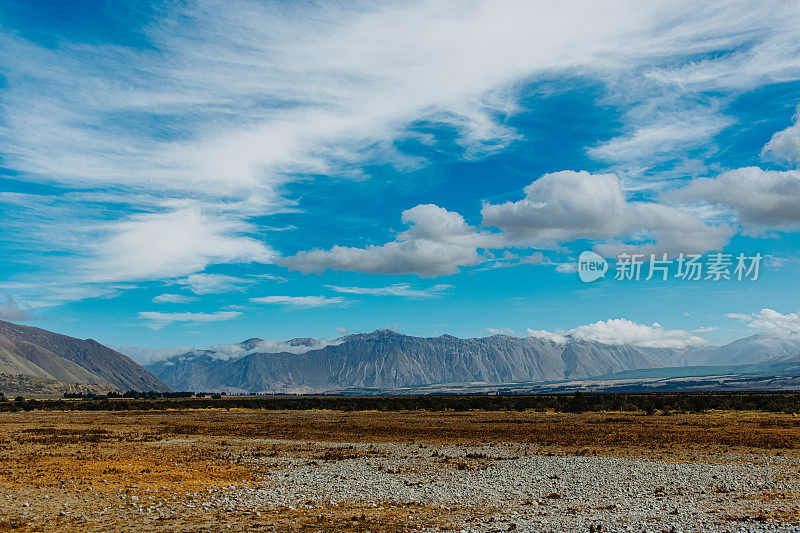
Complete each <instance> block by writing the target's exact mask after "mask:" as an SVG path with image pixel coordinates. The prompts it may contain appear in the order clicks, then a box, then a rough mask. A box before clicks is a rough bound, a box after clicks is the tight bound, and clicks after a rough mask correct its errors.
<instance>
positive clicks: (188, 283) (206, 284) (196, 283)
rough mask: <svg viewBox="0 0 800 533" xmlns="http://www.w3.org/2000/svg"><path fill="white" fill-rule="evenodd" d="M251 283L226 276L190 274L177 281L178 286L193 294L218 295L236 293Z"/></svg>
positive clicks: (247, 280)
mask: <svg viewBox="0 0 800 533" xmlns="http://www.w3.org/2000/svg"><path fill="white" fill-rule="evenodd" d="M251 282H252V281H251V280H249V279H244V278H237V277H234V276H227V275H225V274H206V273H199V274H191V275H190V276H187V277H185V278H183V279H179V280H177V283H178V284H179V285H183V286H185V287H189V289H190V290H191V291H192V292H193V293H195V294H218V293H222V292H230V291H237V290H241V288H242V285H246V284H248V283H251Z"/></svg>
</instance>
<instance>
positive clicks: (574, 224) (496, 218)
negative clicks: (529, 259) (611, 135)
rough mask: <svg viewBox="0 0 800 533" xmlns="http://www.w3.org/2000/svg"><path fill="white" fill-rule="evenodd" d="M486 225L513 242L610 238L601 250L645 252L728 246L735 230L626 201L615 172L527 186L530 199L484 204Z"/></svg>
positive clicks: (557, 177)
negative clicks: (501, 231)
mask: <svg viewBox="0 0 800 533" xmlns="http://www.w3.org/2000/svg"><path fill="white" fill-rule="evenodd" d="M481 213H482V215H483V224H484V225H486V226H497V227H499V228H501V229H502V230H504V231H505V232H506V233H507V235H508V241H509V242H510V243H521V244H530V245H535V246H540V247H553V248H557V247H558V243H561V242H569V241H574V240H578V239H592V240H598V241H607V242H606V243H604V244H603V243H601V244H600V245H598V246H597V247H596V249H597V250H598V252H600V253H603V254H606V255H613V254H615V253H618V252H619V251H621V250H623V249H626V248H628V247H633V248H636V249H637V250H639V251H644V252H655V251H661V252H681V251H683V252H705V251H708V250H717V249H720V248H722V246H724V245H725V244H726V243H727V241H728V239H729V238H730V236H731V234H732V230H731V229H730V228H729V227H727V226H724V225H721V226H713V225H709V224H706V223H705V222H704V221H703V220H702V219H700V218H699V217H697V216H695V215H692V214H690V213H688V212H686V211H683V210H681V209H678V208H676V207H672V206H668V205H663V204H657V203H653V202H631V201H627V200H626V197H625V193H624V191H623V189H622V183H621V181H620V179H619V177H617V176H616V175H615V174H591V173H589V172H586V171H580V172H574V171H569V170H565V171H561V172H555V173H550V174H545V175H543V176H542V177H541V178H539V179H538V180H536V181H534V182H533V183H531V184H530V185H528V186H527V187H525V198H523V199H522V200H519V201H517V202H506V203H504V204H489V203H485V204H484V206H483V209H482V210H481Z"/></svg>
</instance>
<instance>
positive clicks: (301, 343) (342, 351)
mask: <svg viewBox="0 0 800 533" xmlns="http://www.w3.org/2000/svg"><path fill="white" fill-rule="evenodd" d="M139 353H141V352H139ZM693 376H694V377H701V378H703V379H705V380H706V382H708V383H706V384H702V386H704V387H705V386H713V385H714V383H721V382H722V381H719V380H718V379H717V377H719V376H759V379H761V378H765V377H766V378H767V379H766V380H763V379H762V382H763V384H764V386H766V387H769V386H771V385H770V383H776V384H778V385H779V386H788V387H794V386H795V385H800V380H798V377H799V376H800V339H784V338H778V337H770V336H766V335H754V336H751V337H748V338H745V339H740V340H737V341H735V342H732V343H730V344H727V345H725V346H717V347H699V348H682V349H673V348H647V347H639V346H632V345H613V344H605V343H601V342H598V341H592V340H586V339H577V338H572V337H570V336H566V337H563V338H560V339H552V340H551V339H544V338H537V337H513V336H509V335H493V336H491V337H481V338H471V339H461V338H458V337H454V336H452V335H441V336H439V337H430V338H423V337H412V336H408V335H403V334H400V333H397V332H395V331H393V330H385V329H384V330H378V331H374V332H372V333H358V334H353V335H347V336H344V337H341V338H338V339H334V340H324V339H312V338H298V339H292V340H289V341H285V342H279V341H267V340H263V339H259V338H251V339H247V340H245V341H243V342H240V343H235V344H228V345H220V346H217V347H211V348H205V349H186V350H181V353H178V354H177V355H172V356H171V357H168V358H166V359H163V360H159V361H157V362H153V363H150V364H147V365H145V366H144V367H143V366H141V365H139V364H137V363H135V362H134V361H133V360H131V359H130V358H129V357H128V356H126V355H123V354H122V353H120V352H119V351H116V350H112V349H111V348H108V347H106V346H103V345H102V344H100V343H98V342H96V341H94V340H92V339H86V340H81V339H75V338H72V337H68V336H65V335H59V334H57V333H51V332H49V331H46V330H43V329H39V328H33V327H27V326H20V325H16V324H11V323H9V322H3V321H0V390H4V389H7V388H8V387H9V386H11V387H12V388H13V386H19V382H20V380H29V381H30V380H34V381H36V383H37V384H41V383H43V382H47V383H49V385H48V387H47V388H48V390H51V391H52V390H60V389H59V387H60V388H61V389H63V390H64V391H67V390H70V391H72V390H76V389H75V388H74V387H75V386H80V387H84V388H83V389H80V387H79V389H78V390H92V391H94V390H98V391H110V390H121V391H125V390H136V391H156V392H167V391H170V390H178V391H195V392H199V391H206V392H228V393H324V392H332V393H336V392H341V393H352V392H353V391H367V392H376V391H377V392H380V391H384V392H386V391H399V390H405V391H414V390H416V391H441V390H450V391H459V390H460V391H467V390H482V389H481V387H484V388H485V387H487V386H488V387H490V388H491V387H494V388H495V390H500V389H501V388H502V386H503V385H506V384H527V385H525V386H526V387H530V386H531V384H537V385H536V386H537V387H539V388H541V389H542V390H550V389H548V388H547V387H550V388H551V389H552V388H555V389H558V387H563V386H565V385H564V384H565V383H580V382H581V381H582V380H583V381H586V380H594V381H595V382H597V383H601V384H603V383H612V382H613V383H616V384H617V385H618V384H619V383H623V382H624V383H628V384H629V383H630V382H631V380H634V381H635V380H642V379H650V380H664V379H667V380H673V381H672V383H673V384H677V385H678V386H680V384H681V383H682V382H681V381H680V380H685V379H687V378H690V377H693ZM11 378H13V379H11ZM772 378H776V379H777V381H776V380H774V379H772ZM726 379H727V378H726ZM748 379H750V378H748ZM37 380H38V381H37ZM675 380H677V381H675ZM715 380H716V381H715ZM795 382H797V383H795ZM698 383H699V382H698ZM704 383H705V382H704ZM543 384H544V385H543ZM547 384H552V385H547ZM709 384H710V385H709ZM617 385H608V386H617ZM570 386H573V387H574V385H570ZM605 386H606V385H603V387H605ZM86 387H89V389H86ZM542 387H545V388H542ZM486 390H490V389H486ZM515 390H516V389H515Z"/></svg>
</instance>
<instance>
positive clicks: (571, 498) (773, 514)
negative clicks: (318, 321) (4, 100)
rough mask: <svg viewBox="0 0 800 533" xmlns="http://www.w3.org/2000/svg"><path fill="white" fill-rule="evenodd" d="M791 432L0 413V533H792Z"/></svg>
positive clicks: (668, 424) (545, 418) (715, 417)
mask: <svg viewBox="0 0 800 533" xmlns="http://www.w3.org/2000/svg"><path fill="white" fill-rule="evenodd" d="M799 450H800V418H798V417H797V416H795V415H791V414H769V413H760V412H713V411H712V412H707V413H703V414H670V415H669V416H664V415H663V414H651V415H646V414H644V413H619V412H602V413H581V414H570V413H555V412H535V411H526V412H486V411H467V412H439V413H434V412H427V411H397V412H377V411H355V412H342V411H322V410H313V411H312V410H309V411H278V410H274V411H261V410H244V409H195V410H164V411H155V412H154V411H122V412H108V411H102V412H79V411H75V412H62V411H30V412H18V413H3V414H0V513H1V515H0V531H2V530H11V531H69V530H72V531H122V530H137V531H331V532H335V531H360V532H366V531H370V532H391V531H659V532H660V531H795V530H797V531H800V487H798V477H799V476H800V452H799Z"/></svg>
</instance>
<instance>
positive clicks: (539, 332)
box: [525, 328, 568, 344]
mask: <svg viewBox="0 0 800 533" xmlns="http://www.w3.org/2000/svg"><path fill="white" fill-rule="evenodd" d="M525 331H526V332H527V334H528V336H529V337H533V338H536V339H541V340H545V341H550V342H553V343H555V344H566V343H567V340H568V338H567V336H566V335H564V332H563V331H547V330H545V329H531V328H528V329H526V330H525Z"/></svg>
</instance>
